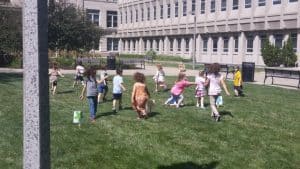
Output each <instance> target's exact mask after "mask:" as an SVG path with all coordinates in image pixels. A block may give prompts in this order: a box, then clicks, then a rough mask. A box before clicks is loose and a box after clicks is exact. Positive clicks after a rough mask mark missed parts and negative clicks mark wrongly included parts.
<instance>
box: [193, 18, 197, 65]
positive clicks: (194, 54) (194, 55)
mask: <svg viewBox="0 0 300 169" xmlns="http://www.w3.org/2000/svg"><path fill="white" fill-rule="evenodd" d="M196 21H197V20H196V14H194V44H193V70H195V62H196V28H197V26H196Z"/></svg>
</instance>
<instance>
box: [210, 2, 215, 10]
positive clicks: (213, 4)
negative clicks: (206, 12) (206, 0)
mask: <svg viewBox="0 0 300 169" xmlns="http://www.w3.org/2000/svg"><path fill="white" fill-rule="evenodd" d="M215 11H216V1H215V0H211V1H210V12H211V13H214V12H215Z"/></svg>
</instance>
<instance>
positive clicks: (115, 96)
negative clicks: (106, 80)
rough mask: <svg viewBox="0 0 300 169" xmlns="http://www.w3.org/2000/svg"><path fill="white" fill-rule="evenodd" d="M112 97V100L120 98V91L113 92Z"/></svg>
mask: <svg viewBox="0 0 300 169" xmlns="http://www.w3.org/2000/svg"><path fill="white" fill-rule="evenodd" d="M113 99H114V100H121V99H122V93H113Z"/></svg>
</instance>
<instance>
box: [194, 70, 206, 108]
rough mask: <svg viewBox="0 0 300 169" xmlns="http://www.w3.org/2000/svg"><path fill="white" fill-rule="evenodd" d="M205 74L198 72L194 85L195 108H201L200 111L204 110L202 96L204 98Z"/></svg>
mask: <svg viewBox="0 0 300 169" xmlns="http://www.w3.org/2000/svg"><path fill="white" fill-rule="evenodd" d="M204 74H205V72H204V71H200V72H199V75H198V76H196V78H195V83H196V84H197V86H196V90H195V97H196V98H197V104H196V106H197V107H201V109H205V107H204V96H205V92H206V91H205V86H204V84H205V76H204Z"/></svg>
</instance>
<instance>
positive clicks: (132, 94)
mask: <svg viewBox="0 0 300 169" xmlns="http://www.w3.org/2000/svg"><path fill="white" fill-rule="evenodd" d="M135 90H136V88H135V85H133V89H132V93H131V103H132V104H133V103H134V96H135Z"/></svg>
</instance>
